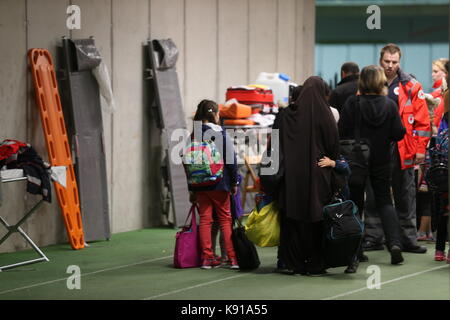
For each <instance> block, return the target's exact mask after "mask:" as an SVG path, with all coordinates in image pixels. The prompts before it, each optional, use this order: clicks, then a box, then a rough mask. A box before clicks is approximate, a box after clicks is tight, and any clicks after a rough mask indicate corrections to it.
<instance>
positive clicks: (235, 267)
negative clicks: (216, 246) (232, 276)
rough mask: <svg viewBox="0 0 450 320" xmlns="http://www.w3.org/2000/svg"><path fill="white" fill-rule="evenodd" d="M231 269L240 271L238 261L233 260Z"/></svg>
mask: <svg viewBox="0 0 450 320" xmlns="http://www.w3.org/2000/svg"><path fill="white" fill-rule="evenodd" d="M230 269H239V265H238V263H237V260H236V259H231V261H230Z"/></svg>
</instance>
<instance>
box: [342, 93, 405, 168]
mask: <svg viewBox="0 0 450 320" xmlns="http://www.w3.org/2000/svg"><path fill="white" fill-rule="evenodd" d="M359 100H360V110H361V129H360V136H361V138H366V139H367V140H368V141H369V145H370V159H369V161H370V165H371V166H379V165H380V166H381V165H386V164H388V163H389V162H390V161H391V154H390V144H391V142H394V141H399V140H401V139H403V136H404V135H405V133H406V129H405V127H403V125H402V122H401V120H400V116H399V114H398V110H397V106H396V105H395V102H394V101H392V100H391V99H389V98H387V97H386V96H382V95H362V96H359ZM356 107H357V97H356V96H352V97H350V98H349V99H348V100H347V102H346V103H345V106H344V109H343V110H342V113H341V118H340V120H339V134H340V137H341V139H343V138H350V139H352V138H354V137H355V134H354V128H355V121H356V116H355V115H356V114H357V109H356Z"/></svg>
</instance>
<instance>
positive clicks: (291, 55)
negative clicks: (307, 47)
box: [276, 0, 296, 78]
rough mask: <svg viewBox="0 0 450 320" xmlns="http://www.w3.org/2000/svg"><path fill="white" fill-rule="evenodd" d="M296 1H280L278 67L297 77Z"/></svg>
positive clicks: (278, 69) (277, 69) (281, 70)
mask: <svg viewBox="0 0 450 320" xmlns="http://www.w3.org/2000/svg"><path fill="white" fill-rule="evenodd" d="M295 1H296V0H280V1H278V27H277V30H278V33H277V37H278V40H277V43H278V44H277V67H276V72H281V73H285V74H287V75H289V76H290V77H291V78H294V77H295V60H296V51H295V27H293V26H295V20H296V16H295Z"/></svg>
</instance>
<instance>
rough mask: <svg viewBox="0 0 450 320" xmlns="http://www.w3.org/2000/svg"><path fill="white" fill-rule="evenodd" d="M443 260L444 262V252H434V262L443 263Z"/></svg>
mask: <svg viewBox="0 0 450 320" xmlns="http://www.w3.org/2000/svg"><path fill="white" fill-rule="evenodd" d="M448 258H449V257H447V262H448ZM444 260H445V253H444V251H441V250H436V252H435V253H434V261H444Z"/></svg>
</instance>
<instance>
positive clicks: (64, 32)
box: [0, 0, 315, 252]
mask: <svg viewBox="0 0 450 320" xmlns="http://www.w3.org/2000/svg"><path fill="white" fill-rule="evenodd" d="M71 4H76V5H78V6H80V8H81V29H80V30H68V29H67V27H66V19H67V14H66V8H67V6H69V5H71ZM314 15H315V5H314V0H129V1H124V0H95V1H92V0H0V44H1V45H0V54H1V57H2V59H0V70H1V71H0V141H2V140H3V139H6V138H16V139H19V140H22V141H27V142H29V143H31V144H32V145H33V146H34V147H35V148H36V149H37V151H38V153H39V154H40V155H42V156H43V158H45V159H46V158H47V151H46V149H45V143H44V138H43V134H42V126H41V123H40V118H39V113H38V110H37V108H36V105H35V102H34V88H33V86H32V82H31V78H30V74H29V70H28V65H27V60H26V53H27V50H28V49H30V48H35V47H40V48H46V49H49V50H50V52H51V53H52V54H55V52H56V45H57V44H59V41H60V39H61V37H62V36H71V37H73V38H84V37H89V36H94V37H95V40H96V44H97V47H98V49H99V51H100V53H101V55H102V56H103V59H104V61H105V62H106V65H107V66H108V68H109V71H110V74H111V78H112V85H113V90H114V94H115V98H116V102H117V111H116V112H115V113H113V114H104V119H103V122H104V131H105V147H106V153H107V170H108V181H109V187H110V188H109V194H110V203H111V205H110V208H111V213H110V215H111V225H112V232H113V233H117V232H123V231H128V230H135V229H139V228H144V227H148V226H157V225H159V224H160V223H161V210H160V208H161V206H160V203H159V199H160V192H161V190H160V187H159V186H160V184H159V179H160V176H159V168H158V160H159V159H160V157H159V153H160V150H161V149H160V144H159V137H158V132H157V131H155V129H154V127H153V120H152V119H151V117H150V115H149V113H148V107H147V105H146V103H145V96H146V95H145V93H146V92H145V90H146V89H145V88H146V87H145V86H146V84H145V83H144V81H143V77H142V75H143V68H144V67H143V61H144V56H143V50H142V45H143V43H144V42H145V41H146V40H147V39H148V38H172V39H173V40H174V41H175V43H176V44H177V47H178V49H179V51H180V55H179V59H178V63H177V70H178V75H179V81H180V89H181V95H182V98H183V103H184V109H185V113H186V120H187V124H188V126H190V125H191V123H190V118H191V116H192V114H193V112H194V111H195V108H196V105H197V103H198V102H199V101H200V100H201V99H204V98H207V99H214V100H216V101H218V102H223V101H224V98H225V91H226V88H227V87H229V86H231V85H239V84H249V83H251V82H253V81H254V80H255V79H256V77H257V75H258V73H259V72H261V71H266V72H284V73H287V74H289V75H290V76H291V77H292V78H293V81H295V82H298V83H302V82H303V81H304V80H305V78H306V77H307V76H309V75H312V72H313V69H314V39H315V36H314V33H315V25H314ZM24 190H25V184H24V183H22V182H21V183H14V184H5V185H3V196H4V198H6V199H4V201H3V205H2V207H0V215H1V216H3V217H6V219H7V220H8V221H10V223H14V222H15V221H17V220H18V219H19V218H20V217H21V213H22V212H23V211H24V210H25V209H26V208H29V207H30V206H31V205H32V204H33V203H34V202H35V201H36V200H37V199H38V198H37V197H35V196H32V195H29V194H27V193H26V192H25V191H24ZM23 227H24V229H25V230H26V231H27V232H28V233H29V234H30V235H31V237H32V238H33V240H36V243H37V244H38V245H41V246H43V245H49V244H54V243H61V242H65V241H66V235H65V228H64V225H63V222H62V218H61V216H60V210H59V207H58V205H57V201H56V197H54V201H53V203H52V204H44V205H43V207H41V208H40V209H39V210H38V212H37V213H36V214H35V215H34V216H33V218H31V219H30V220H28V222H27V223H25V224H24V226H23ZM1 235H3V229H2V227H0V236H1ZM24 247H26V246H25V243H24V241H22V240H21V238H20V237H13V238H12V239H10V240H8V241H7V242H6V243H4V244H3V245H2V247H0V252H3V251H15V250H20V249H23V248H24Z"/></svg>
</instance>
